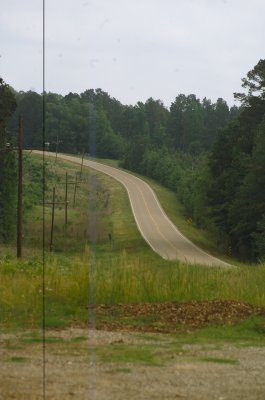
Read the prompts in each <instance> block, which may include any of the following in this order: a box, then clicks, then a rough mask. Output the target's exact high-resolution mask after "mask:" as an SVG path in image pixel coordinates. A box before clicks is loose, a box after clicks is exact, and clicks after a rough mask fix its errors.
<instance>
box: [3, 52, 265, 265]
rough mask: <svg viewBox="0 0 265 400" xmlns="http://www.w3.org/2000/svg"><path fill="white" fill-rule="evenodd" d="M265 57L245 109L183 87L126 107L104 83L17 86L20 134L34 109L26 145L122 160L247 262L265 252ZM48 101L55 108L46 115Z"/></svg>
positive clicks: (249, 82) (250, 83)
mask: <svg viewBox="0 0 265 400" xmlns="http://www.w3.org/2000/svg"><path fill="white" fill-rule="evenodd" d="M264 77H265V61H264V60H260V61H259V63H258V64H257V65H256V66H255V67H254V68H253V70H251V71H250V72H249V73H248V74H247V77H246V78H243V80H242V81H243V82H242V83H243V84H242V86H243V88H244V89H246V91H247V92H246V93H237V94H235V98H236V99H238V100H240V102H241V105H240V106H239V107H237V106H232V107H229V106H228V104H227V103H226V102H225V100H223V99H222V98H219V99H218V100H217V101H216V102H212V101H211V100H209V99H207V98H204V99H203V100H200V99H198V98H197V97H196V96H195V95H194V94H190V95H184V94H179V95H177V97H176V98H175V100H174V101H173V102H172V104H171V106H170V107H169V108H166V107H165V106H164V104H163V103H162V101H160V100H155V99H153V98H149V99H148V100H147V101H146V102H145V103H143V102H138V103H137V104H136V105H123V104H122V103H121V102H120V101H118V100H117V99H115V98H112V97H111V96H110V95H109V94H108V93H106V92H104V91H103V90H102V89H96V90H94V89H88V90H86V91H84V92H83V93H81V94H77V93H69V94H67V95H66V96H62V95H59V94H56V93H44V95H40V94H38V93H35V92H33V91H28V92H18V93H15V100H16V103H17V107H16V110H15V112H14V113H13V114H12V116H11V118H10V119H9V121H8V123H7V125H6V126H7V129H6V131H7V132H9V134H10V135H11V136H14V135H15V132H16V130H17V119H18V115H19V114H20V113H23V115H24V121H25V126H24V131H25V146H26V147H28V148H42V147H43V123H44V124H45V125H44V127H45V142H46V145H47V146H49V149H50V150H52V151H54V150H55V149H56V147H57V148H58V150H59V151H61V152H67V153H89V154H91V155H96V156H98V157H105V158H114V159H119V160H120V165H121V166H122V167H124V168H127V169H129V170H132V171H135V172H138V173H141V174H144V175H146V176H149V177H152V178H154V179H156V180H158V181H159V182H161V183H163V184H164V185H165V186H167V187H169V188H170V189H172V190H174V191H175V192H176V194H177V196H178V198H179V200H180V201H181V202H182V203H183V204H184V206H185V210H186V214H187V216H188V217H191V218H192V220H193V221H195V223H197V224H198V225H199V226H202V227H204V228H206V229H208V230H209V231H211V232H212V233H213V234H214V235H215V237H216V239H217V240H218V241H219V242H220V244H221V245H222V246H223V250H224V251H229V253H230V252H231V253H232V254H234V255H235V256H237V257H239V258H241V259H242V260H259V259H263V258H264V257H265V239H264V233H265V197H264V196H265V190H264V183H265V182H263V180H264V179H265V178H264V177H265V174H264V172H265V151H264V144H265V143H264V141H265V98H264V90H265V89H264V88H265V79H264ZM43 102H44V103H45V115H44V118H43Z"/></svg>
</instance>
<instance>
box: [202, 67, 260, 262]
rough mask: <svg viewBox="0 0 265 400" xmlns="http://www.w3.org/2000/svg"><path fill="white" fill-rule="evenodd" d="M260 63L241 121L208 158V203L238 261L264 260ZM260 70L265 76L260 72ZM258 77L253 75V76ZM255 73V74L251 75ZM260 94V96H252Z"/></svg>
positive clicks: (222, 135) (223, 135)
mask: <svg viewBox="0 0 265 400" xmlns="http://www.w3.org/2000/svg"><path fill="white" fill-rule="evenodd" d="M262 68H263V69H264V68H265V63H264V62H259V64H258V65H257V66H256V67H255V68H254V70H253V71H254V72H255V73H254V72H253V71H250V73H249V74H248V78H249V79H250V80H251V79H253V80H254V81H256V83H257V82H259V86H258V87H256V86H255V84H252V83H251V82H250V81H248V80H246V79H244V80H243V86H244V87H247V86H249V94H248V96H245V97H244V98H243V99H244V104H245V107H244V108H243V109H242V112H241V114H240V115H239V117H238V118H237V119H236V120H235V121H234V122H233V123H231V124H229V125H228V126H227V128H225V129H223V130H222V131H221V132H219V135H218V138H217V140H216V142H215V144H214V147H213V150H212V152H211V154H210V158H209V172H210V174H209V180H208V182H207V187H208V204H209V206H210V210H211V212H210V213H211V215H212V217H213V220H214V222H215V225H216V226H217V227H218V229H219V233H220V236H222V238H223V241H226V242H227V246H230V247H231V249H232V251H233V253H234V254H235V255H237V256H239V257H240V258H241V259H243V260H246V259H252V260H255V259H257V258H262V257H263V255H264V250H263V244H262V243H263V240H262V236H261V235H262V233H261V232H263V227H262V226H263V225H262V224H263V223H262V221H263V215H264V213H265V192H264V187H265V180H264V176H265V153H264V148H265V147H264V146H265V99H264V93H263V89H262V88H263V83H262V82H263V81H262V79H263V78H262V76H263V75H264V71H263V70H262ZM262 71H263V72H262ZM256 73H258V75H257V76H256V75H255V74H256ZM253 74H254V75H253ZM256 90H259V91H260V92H261V94H260V97H257V96H254V95H253V92H255V91H256Z"/></svg>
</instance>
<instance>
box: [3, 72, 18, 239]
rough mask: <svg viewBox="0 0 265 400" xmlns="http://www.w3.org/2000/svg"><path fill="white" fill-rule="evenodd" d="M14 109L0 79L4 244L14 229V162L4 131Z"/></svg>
mask: <svg viewBox="0 0 265 400" xmlns="http://www.w3.org/2000/svg"><path fill="white" fill-rule="evenodd" d="M15 108H16V101H15V95H14V91H13V90H12V89H11V88H10V87H9V86H8V85H7V84H6V83H5V82H4V81H3V79H2V78H0V241H4V242H8V241H10V240H11V239H12V237H13V234H14V229H15V216H16V211H15V210H16V207H15V202H16V196H15V194H16V172H15V171H16V167H15V162H16V161H15V155H14V153H13V152H12V151H10V150H11V149H10V148H9V145H8V142H9V141H10V140H11V138H10V137H9V134H8V133H7V131H6V125H7V122H8V120H9V118H10V117H11V115H12V113H13V112H14V110H15Z"/></svg>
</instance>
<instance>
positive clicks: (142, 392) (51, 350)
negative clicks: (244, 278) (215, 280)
mask: <svg viewBox="0 0 265 400" xmlns="http://www.w3.org/2000/svg"><path fill="white" fill-rule="evenodd" d="M112 307H115V309H113V308H109V306H103V305H101V306H98V313H100V312H101V313H102V312H103V313H105V315H106V313H107V310H108V314H111V313H115V312H116V313H117V307H118V311H119V313H120V312H121V310H123V313H124V314H125V320H126V318H129V322H128V324H127V325H126V324H122V325H121V324H119V323H117V324H116V326H115V324H114V322H112V323H111V324H109V323H108V322H105V327H106V329H107V330H106V329H105V330H99V329H94V330H93V329H87V328H83V327H78V328H77V327H72V328H68V329H65V330H49V331H46V332H45V336H46V338H45V339H46V341H45V345H43V343H42V335H43V332H37V331H23V332H21V331H19V332H16V333H14V332H8V331H3V330H2V333H1V337H0V357H1V358H0V359H1V362H0V388H1V389H0V399H1V400H9V399H17V400H33V399H34V400H35V399H36V400H39V399H47V400H57V399H58V400H59V399H63V400H68V399H80V400H81V399H89V400H94V399H97V400H124V399H128V400H142V399H143V400H146V399H148V400H149V399H157V400H161V399H168V400H171V399H172V400H173V399H188V400H239V399H240V400H264V399H265V347H261V346H260V347H258V346H242V344H241V345H240V346H239V345H237V344H228V343H221V342H216V343H211V344H205V343H204V344H202V343H197V344H185V343H181V342H180V341H179V340H178V335H176V334H175V333H174V332H173V331H172V332H173V333H172V332H170V333H166V332H162V333H161V332H157V327H158V325H155V326H154V327H153V328H154V329H150V327H149V328H148V327H147V326H144V327H143V328H140V329H139V327H138V328H137V327H133V325H132V323H131V322H130V321H131V316H132V315H134V316H135V318H139V316H142V315H144V316H147V315H148V313H149V315H153V314H154V313H155V314H156V315H157V314H159V315H161V318H162V316H163V318H165V319H166V324H165V326H164V328H165V327H166V328H165V329H167V331H170V326H171V327H173V325H174V324H176V321H177V323H178V324H179V323H181V322H182V325H183V326H186V328H188V327H189V328H190V329H194V327H198V326H200V327H201V326H205V324H207V323H209V321H210V322H211V321H218V320H219V321H225V322H226V323H233V321H237V320H240V319H244V318H246V317H247V316H249V315H252V314H253V313H254V314H257V315H264V309H262V308H259V307H256V308H255V307H253V306H249V305H246V304H242V303H236V302H225V303H223V302H219V301H215V302H190V303H188V302H187V303H180V304H179V306H178V305H177V303H166V304H160V305H127V306H112ZM100 309H101V311H100ZM218 310H219V311H218ZM103 319H104V318H103ZM100 323H101V324H102V326H103V325H104V322H102V321H101V322H100ZM113 327H115V331H114V330H113V329H112V330H110V329H111V328H113ZM162 328H163V326H162ZM172 329H173V328H172ZM133 330H134V331H133ZM141 330H143V331H141ZM132 350H133V351H135V353H137V355H136V356H135V357H133V356H132V353H131V351H132ZM123 353H124V354H123ZM126 354H127V356H126ZM145 354H147V356H146V357H145ZM148 354H155V358H152V357H150V358H148ZM117 355H118V356H119V357H117ZM128 355H129V356H128ZM44 394H45V396H44Z"/></svg>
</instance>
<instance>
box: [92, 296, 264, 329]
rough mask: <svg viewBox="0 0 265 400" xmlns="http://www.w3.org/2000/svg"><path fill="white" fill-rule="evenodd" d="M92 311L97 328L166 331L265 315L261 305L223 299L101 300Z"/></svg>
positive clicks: (228, 323) (228, 322) (226, 322)
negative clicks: (102, 302) (131, 302)
mask: <svg viewBox="0 0 265 400" xmlns="http://www.w3.org/2000/svg"><path fill="white" fill-rule="evenodd" d="M90 308H92V307H90ZM95 315H96V318H97V321H96V327H97V329H104V330H130V331H135V330H136V331H137V330H138V331H146V332H165V333H170V332H176V331H178V330H179V329H180V328H181V327H183V328H184V329H187V328H188V329H195V328H201V327H204V326H207V325H208V324H210V323H222V324H226V325H232V324H234V323H236V322H238V321H242V320H244V319H246V318H248V317H249V316H251V315H257V316H265V308H264V307H258V306H254V305H250V304H246V303H241V302H237V301H225V300H212V301H189V302H167V303H162V304H118V305H103V304H101V305H97V306H96V307H95ZM139 321H140V322H142V324H141V323H139Z"/></svg>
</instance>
